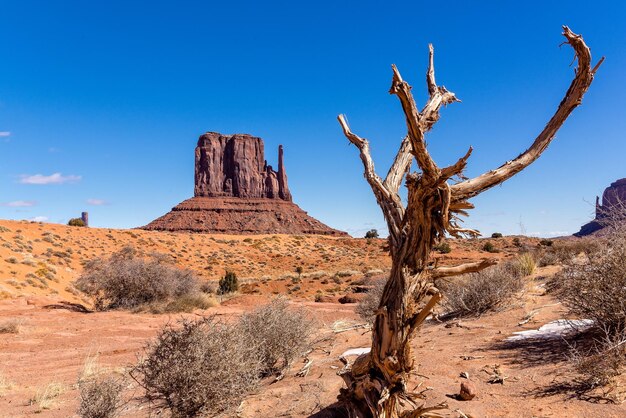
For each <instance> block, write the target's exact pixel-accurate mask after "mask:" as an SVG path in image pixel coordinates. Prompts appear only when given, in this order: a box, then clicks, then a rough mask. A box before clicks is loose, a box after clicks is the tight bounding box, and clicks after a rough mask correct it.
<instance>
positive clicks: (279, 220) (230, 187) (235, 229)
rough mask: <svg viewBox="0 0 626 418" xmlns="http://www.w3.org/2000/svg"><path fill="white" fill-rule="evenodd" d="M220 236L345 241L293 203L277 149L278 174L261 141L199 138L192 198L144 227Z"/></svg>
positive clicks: (241, 137) (237, 136)
mask: <svg viewBox="0 0 626 418" xmlns="http://www.w3.org/2000/svg"><path fill="white" fill-rule="evenodd" d="M142 228H143V229H147V230H158V231H173V232H204V233H216V234H318V235H333V236H347V235H348V234H346V233H345V232H342V231H338V230H336V229H333V228H330V227H329V226H327V225H325V224H323V223H322V222H320V221H318V220H317V219H315V218H313V217H311V216H309V215H308V214H307V213H306V212H305V211H303V210H302V209H300V207H298V205H296V204H295V203H293V201H292V196H291V192H290V191H289V185H288V184H287V173H286V170H285V164H284V155H283V147H282V145H280V146H279V147H278V170H277V171H275V170H274V169H273V168H272V166H270V165H267V161H266V160H265V152H264V145H263V140H262V139H261V138H259V137H255V136H251V135H247V134H234V135H222V134H220V133H217V132H207V133H205V134H204V135H202V136H200V139H199V140H198V146H197V147H196V154H195V185H194V197H192V198H191V199H187V200H185V201H183V202H181V203H179V204H178V205H176V206H175V207H174V208H172V210H171V211H170V212H168V213H167V214H165V215H163V216H161V217H160V218H158V219H155V220H154V221H152V222H150V223H149V224H148V225H146V226H144V227H142Z"/></svg>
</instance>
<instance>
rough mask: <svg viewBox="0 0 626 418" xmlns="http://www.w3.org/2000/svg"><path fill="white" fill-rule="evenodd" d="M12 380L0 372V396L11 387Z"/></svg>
mask: <svg viewBox="0 0 626 418" xmlns="http://www.w3.org/2000/svg"><path fill="white" fill-rule="evenodd" d="M13 386H14V385H13V382H11V381H10V380H9V379H7V377H6V376H5V375H4V373H2V372H0V396H3V395H4V394H5V393H6V392H7V391H9V390H11V389H13Z"/></svg>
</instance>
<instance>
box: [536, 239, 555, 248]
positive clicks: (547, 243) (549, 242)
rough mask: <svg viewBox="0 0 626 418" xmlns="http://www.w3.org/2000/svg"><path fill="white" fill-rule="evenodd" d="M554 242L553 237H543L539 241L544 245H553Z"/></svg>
mask: <svg viewBox="0 0 626 418" xmlns="http://www.w3.org/2000/svg"><path fill="white" fill-rule="evenodd" d="M553 243H554V241H552V240H551V239H542V240H541V241H539V245H543V246H544V247H552V244H553Z"/></svg>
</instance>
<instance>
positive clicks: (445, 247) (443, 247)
mask: <svg viewBox="0 0 626 418" xmlns="http://www.w3.org/2000/svg"><path fill="white" fill-rule="evenodd" d="M433 250H435V251H437V252H439V253H441V254H448V253H449V252H451V251H452V248H451V247H450V244H448V243H447V242H446V241H442V242H441V243H440V244H438V245H435V246H434V247H433Z"/></svg>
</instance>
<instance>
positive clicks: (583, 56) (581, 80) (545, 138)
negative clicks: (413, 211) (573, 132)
mask: <svg viewBox="0 0 626 418" xmlns="http://www.w3.org/2000/svg"><path fill="white" fill-rule="evenodd" d="M563 36H565V38H566V39H567V41H566V43H567V44H569V45H570V46H571V47H572V48H573V49H574V52H575V53H576V57H577V58H578V67H577V68H576V75H575V77H574V80H573V81H572V83H571V85H570V86H569V89H567V92H566V93H565V97H564V98H563V100H562V101H561V103H560V104H559V107H558V108H557V110H556V113H555V114H554V116H552V118H551V119H550V121H549V122H548V124H547V125H546V126H545V128H543V131H541V133H540V134H539V136H537V138H536V139H535V141H534V142H533V144H532V145H531V147H530V148H528V149H527V150H526V151H524V152H523V153H522V154H520V155H519V156H518V157H517V158H515V159H514V160H512V161H507V162H506V163H505V164H503V165H502V166H500V167H498V168H497V169H495V170H492V171H489V172H487V173H484V174H482V175H480V176H478V177H475V178H473V179H470V180H466V181H463V182H461V183H457V184H455V185H453V186H452V198H453V200H464V199H469V198H471V197H474V196H476V195H478V194H480V193H482V192H484V191H485V190H487V189H489V188H490V187H493V186H495V185H498V184H500V183H502V182H503V181H505V180H507V179H509V178H511V177H513V176H514V175H515V174H517V173H519V172H520V171H522V170H523V169H524V168H526V167H528V166H529V165H530V164H531V163H532V162H533V161H535V160H536V159H537V158H539V156H540V155H541V154H542V153H543V151H545V149H546V148H547V147H548V145H550V142H551V141H552V140H553V139H554V136H555V134H556V132H557V131H558V130H559V128H560V127H561V126H562V125H563V123H564V122H565V120H566V119H567V117H568V116H569V115H570V114H571V113H572V111H573V110H574V109H575V108H576V107H578V106H579V105H580V104H581V102H582V98H583V96H584V94H585V93H586V92H587V90H588V89H589V86H590V85H591V82H592V81H593V76H594V74H595V72H596V71H597V70H598V68H599V66H600V64H601V63H602V61H603V60H604V58H603V59H602V60H600V62H598V64H597V65H596V66H595V67H594V68H593V70H592V69H591V52H590V51H589V47H587V45H586V44H585V42H584V41H583V38H582V36H580V35H577V34H575V33H573V32H572V31H571V30H570V29H569V28H568V27H567V26H563Z"/></svg>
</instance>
